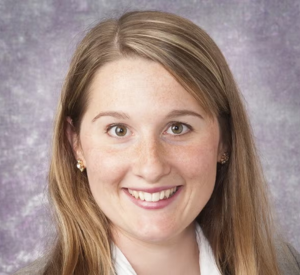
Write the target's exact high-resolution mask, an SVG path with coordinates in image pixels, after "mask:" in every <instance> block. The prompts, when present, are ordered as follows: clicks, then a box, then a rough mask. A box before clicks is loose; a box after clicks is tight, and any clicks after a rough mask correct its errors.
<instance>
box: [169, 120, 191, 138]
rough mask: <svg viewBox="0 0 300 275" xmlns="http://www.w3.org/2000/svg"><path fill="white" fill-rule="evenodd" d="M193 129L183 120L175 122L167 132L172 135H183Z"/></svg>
mask: <svg viewBox="0 0 300 275" xmlns="http://www.w3.org/2000/svg"><path fill="white" fill-rule="evenodd" d="M190 130H191V127H190V126H189V125H187V124H184V123H181V122H174V123H172V124H171V126H170V127H169V128H168V129H167V131H166V133H167V134H171V135H177V136H178V135H183V134H186V133H188V132H189V131H190Z"/></svg>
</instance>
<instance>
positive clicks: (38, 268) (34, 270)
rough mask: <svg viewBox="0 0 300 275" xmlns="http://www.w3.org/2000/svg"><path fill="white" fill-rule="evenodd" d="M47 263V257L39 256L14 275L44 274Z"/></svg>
mask: <svg viewBox="0 0 300 275" xmlns="http://www.w3.org/2000/svg"><path fill="white" fill-rule="evenodd" d="M46 264H47V260H46V258H44V257H43V258H39V259H37V260H35V261H34V262H33V263H31V264H29V265H28V266H26V267H24V268H22V269H20V270H18V271H17V272H16V273H14V274H13V275H42V274H43V273H44V269H45V266H46Z"/></svg>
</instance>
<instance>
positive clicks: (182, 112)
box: [92, 109, 203, 122]
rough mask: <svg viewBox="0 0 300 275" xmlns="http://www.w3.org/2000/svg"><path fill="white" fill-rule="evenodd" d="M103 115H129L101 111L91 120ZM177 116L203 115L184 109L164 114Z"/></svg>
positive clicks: (119, 116)
mask: <svg viewBox="0 0 300 275" xmlns="http://www.w3.org/2000/svg"><path fill="white" fill-rule="evenodd" d="M104 116H111V117H114V118H118V119H129V116H128V115H127V114H125V113H123V112H101V113H99V114H98V115H96V116H95V117H94V118H93V120H92V122H95V121H96V120H97V119H98V118H100V117H104ZM177 116H196V117H199V118H201V119H203V116H201V115H200V114H198V113H196V112H194V111H190V110H185V109H183V110H173V111H171V112H170V113H169V114H168V115H167V116H166V118H172V117H177Z"/></svg>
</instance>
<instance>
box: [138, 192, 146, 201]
mask: <svg viewBox="0 0 300 275" xmlns="http://www.w3.org/2000/svg"><path fill="white" fill-rule="evenodd" d="M144 194H145V193H144V192H141V191H140V192H139V197H140V200H142V201H143V200H145V197H144Z"/></svg>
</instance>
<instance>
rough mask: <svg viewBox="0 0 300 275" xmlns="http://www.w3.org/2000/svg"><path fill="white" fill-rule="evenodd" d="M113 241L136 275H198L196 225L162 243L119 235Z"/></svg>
mask: <svg viewBox="0 0 300 275" xmlns="http://www.w3.org/2000/svg"><path fill="white" fill-rule="evenodd" d="M114 241H115V243H116V245H117V246H118V248H119V249H120V250H121V251H122V253H123V254H124V255H125V257H126V258H127V260H128V261H129V263H130V264H131V266H132V267H133V269H134V270H135V272H136V273H137V274H138V275H150V274H156V275H162V274H174V275H177V274H178V275H179V274H180V275H181V274H189V275H199V274H200V267H199V250H198V244H197V240H196V233H195V224H194V223H193V224H191V225H190V226H189V227H188V228H186V229H185V230H184V231H183V232H181V233H180V234H178V235H177V236H175V237H173V238H172V239H169V240H168V241H165V242H164V243H149V242H143V241H141V240H135V239H133V238H132V237H130V236H126V235H124V234H122V233H121V232H118V234H114Z"/></svg>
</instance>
